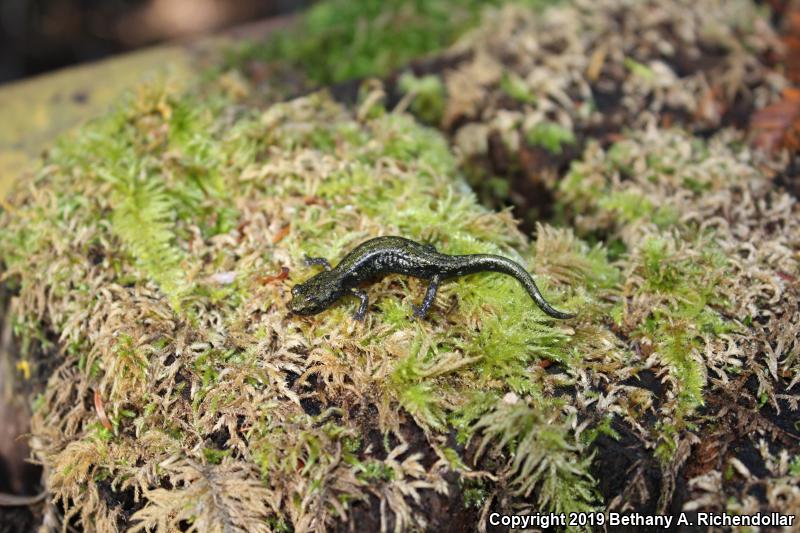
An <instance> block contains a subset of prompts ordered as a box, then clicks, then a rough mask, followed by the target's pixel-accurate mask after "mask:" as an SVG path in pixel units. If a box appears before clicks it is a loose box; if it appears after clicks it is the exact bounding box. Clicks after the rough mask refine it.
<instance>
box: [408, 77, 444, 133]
mask: <svg viewBox="0 0 800 533" xmlns="http://www.w3.org/2000/svg"><path fill="white" fill-rule="evenodd" d="M397 85H398V87H399V89H400V90H401V91H402V92H403V93H404V94H406V95H407V97H409V98H411V104H410V106H409V109H410V110H411V112H412V113H414V116H416V117H418V118H419V119H420V120H422V121H423V122H425V123H426V124H432V125H436V124H439V122H441V120H442V117H443V116H444V109H445V99H446V97H447V94H446V91H445V87H444V84H443V83H442V80H441V79H440V78H439V77H438V76H435V75H433V74H429V75H427V76H422V77H421V78H417V77H416V76H414V75H413V74H412V73H410V72H406V73H404V74H403V75H402V76H400V79H399V80H398V81H397Z"/></svg>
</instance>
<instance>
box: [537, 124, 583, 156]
mask: <svg viewBox="0 0 800 533" xmlns="http://www.w3.org/2000/svg"><path fill="white" fill-rule="evenodd" d="M525 139H526V140H527V141H528V144H530V145H532V146H541V147H542V148H544V149H545V150H547V151H548V152H551V153H553V154H561V152H562V151H563V150H564V146H568V145H573V144H575V134H574V133H573V132H572V130H570V129H568V128H565V127H564V126H562V125H560V124H558V123H556V122H539V123H538V124H536V125H535V126H533V127H532V128H530V129H529V130H528V131H527V132H526V133H525Z"/></svg>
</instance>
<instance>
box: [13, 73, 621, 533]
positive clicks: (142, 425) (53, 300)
mask: <svg viewBox="0 0 800 533" xmlns="http://www.w3.org/2000/svg"><path fill="white" fill-rule="evenodd" d="M364 101H365V102H369V105H370V106H372V107H370V109H369V111H368V112H363V113H359V114H358V115H359V116H361V117H364V118H362V119H361V120H360V121H359V120H357V119H356V118H354V116H353V115H352V114H351V113H349V112H347V111H345V110H344V109H342V108H341V107H339V106H338V105H336V104H334V103H332V101H331V100H330V99H328V98H327V97H326V96H325V95H324V94H315V95H312V96H310V97H307V98H303V99H300V100H295V101H291V102H288V103H285V104H280V105H276V106H273V107H271V108H269V109H267V110H266V111H264V112H260V113H259V112H256V111H254V110H247V109H241V108H239V109H238V111H237V113H236V114H235V115H233V114H231V113H229V112H227V108H225V107H224V105H223V103H222V102H215V101H212V102H211V103H210V105H209V104H203V105H201V104H200V103H199V102H198V101H197V100H196V99H195V97H193V96H192V95H191V94H186V93H183V92H181V91H178V90H175V89H172V88H170V87H168V86H164V85H160V86H155V87H153V86H150V87H145V88H143V89H142V90H141V91H140V92H139V93H138V94H137V95H135V96H133V97H131V98H130V99H129V100H128V101H126V102H125V103H124V104H122V105H120V107H119V108H118V109H117V110H116V111H115V112H113V113H111V114H110V115H109V116H107V117H105V118H104V119H102V120H100V121H97V122H95V123H92V124H90V125H87V126H86V127H85V128H83V129H82V130H80V131H79V132H77V133H76V134H75V136H74V137H72V138H69V139H64V140H63V141H62V142H61V143H60V144H59V145H58V146H57V147H56V148H55V149H53V150H52V151H51V152H50V153H49V154H48V156H47V159H46V160H45V162H44V165H43V167H42V170H41V172H40V174H39V175H38V177H37V179H36V181H35V187H34V186H31V187H29V188H23V189H21V190H19V191H17V193H16V196H15V197H14V198H13V203H14V205H15V209H14V210H13V211H11V212H6V213H4V214H3V220H2V224H3V227H4V232H5V234H6V235H7V236H8V238H7V239H4V240H3V244H2V245H0V255H2V257H3V258H4V264H5V272H4V274H3V279H5V280H6V282H7V283H14V284H16V285H18V287H19V307H18V308H17V316H16V320H17V322H18V324H19V328H18V329H19V331H20V333H21V335H23V336H27V337H28V338H31V339H37V338H46V337H55V338H58V339H59V341H58V342H57V343H55V344H53V345H51V346H50V347H49V350H50V353H51V355H50V357H52V360H53V361H55V362H56V365H57V370H56V371H55V372H54V373H53V374H52V375H51V376H50V379H49V381H48V383H47V385H46V387H45V388H44V391H43V395H42V399H41V401H40V402H37V409H36V412H35V415H34V419H33V427H32V432H33V434H34V436H35V442H36V445H35V453H36V455H37V457H39V458H40V459H41V460H42V461H43V462H44V463H45V464H46V465H47V467H48V469H49V470H50V471H51V472H52V473H53V474H52V477H51V478H50V480H49V488H50V490H51V492H52V494H53V495H54V497H56V498H57V499H58V500H59V501H60V504H61V505H62V506H63V507H64V510H65V511H66V513H67V515H66V516H67V517H68V519H69V517H71V516H73V515H74V516H75V519H76V520H79V521H80V522H81V523H82V524H84V525H86V524H94V525H97V524H102V527H101V529H107V530H114V529H121V528H125V527H129V526H133V527H135V528H137V529H142V530H144V529H147V528H151V527H169V526H170V525H172V526H174V525H175V524H179V523H183V522H188V523H191V524H193V525H195V526H196V527H198V528H200V527H202V528H204V529H215V528H217V527H223V525H224V524H228V523H230V524H233V525H235V526H237V527H242V528H245V529H253V528H255V529H259V528H262V529H263V528H265V527H266V524H272V525H273V526H274V527H276V528H281V527H289V528H291V529H295V530H307V529H315V528H316V529H321V528H325V527H329V526H331V525H332V524H334V523H335V522H336V521H337V520H343V519H346V518H347V517H348V516H349V513H350V512H351V511H352V509H353V508H354V506H356V505H360V506H364V505H367V502H369V501H371V500H370V498H377V499H378V500H379V501H380V506H379V508H376V512H380V513H382V515H383V518H382V519H383V520H387V521H390V522H391V523H394V524H395V525H396V526H397V528H399V529H408V528H410V527H411V525H412V524H416V525H420V524H422V527H424V524H425V523H426V520H427V519H428V517H427V511H426V510H425V508H424V507H422V506H420V505H419V503H418V502H419V501H421V500H420V499H421V498H422V495H423V494H425V493H436V494H442V495H444V494H446V493H447V491H448V489H447V487H448V483H449V482H448V481H446V480H445V478H444V477H443V475H444V473H445V472H447V471H448V470H451V471H455V472H456V473H457V474H460V475H467V474H469V475H470V476H476V475H478V476H488V477H487V479H494V478H493V477H492V476H493V474H492V472H495V473H497V472H499V471H502V472H504V474H503V475H504V476H508V477H509V479H513V484H514V486H515V487H517V488H516V489H514V491H513V492H512V493H510V494H509V495H508V499H507V500H504V501H506V502H507V503H506V504H504V505H513V504H514V503H513V502H515V501H518V500H521V499H525V498H528V497H532V496H531V495H533V494H536V495H538V496H537V497H538V498H539V501H540V502H541V503H542V505H544V506H545V508H547V509H552V510H555V509H558V510H564V511H569V510H580V509H585V508H588V507H591V506H594V505H595V504H596V495H595V492H594V490H593V488H592V487H593V483H594V481H593V480H592V478H591V477H590V476H588V474H587V473H586V469H587V468H588V464H589V463H588V461H589V458H588V455H587V454H586V453H584V451H583V444H581V440H580V439H579V438H578V436H577V435H575V434H574V432H573V430H572V429H571V427H570V425H569V423H568V419H567V416H568V413H567V411H568V410H566V409H565V408H564V407H563V406H560V405H557V404H551V403H547V402H546V399H547V398H548V397H550V395H551V392H550V391H551V390H552V387H553V383H554V381H553V378H551V377H550V376H549V375H547V374H546V373H544V372H541V371H540V370H541V367H540V366H539V365H538V363H539V362H541V361H543V360H551V361H579V360H580V359H581V357H582V356H583V354H584V353H586V350H587V348H586V347H585V346H586V345H585V344H584V343H585V340H580V339H584V338H585V336H582V335H576V332H575V330H573V329H571V328H569V327H565V326H564V325H563V324H559V323H555V322H554V321H553V320H552V319H550V318H549V317H547V316H546V315H544V314H543V313H541V312H540V311H539V310H538V308H537V307H536V306H535V305H533V304H532V302H531V301H530V300H529V298H528V296H527V295H526V294H525V292H524V291H523V290H522V289H521V288H520V287H519V286H518V284H517V283H516V282H515V281H514V280H512V279H509V278H507V277H503V276H499V275H475V276H470V277H468V278H465V279H462V280H459V281H457V282H453V283H449V284H447V285H445V286H444V287H443V288H442V291H441V294H440V296H439V298H438V301H437V304H436V305H435V306H434V308H433V309H432V312H431V313H430V317H429V318H428V319H426V320H423V321H418V320H414V319H412V317H411V313H410V309H411V307H410V303H411V302H412V301H415V300H416V299H417V298H418V297H421V295H422V292H424V291H423V289H424V287H423V286H422V284H421V283H419V282H418V281H416V280H413V279H405V278H400V277H396V276H390V277H388V278H386V279H384V280H382V281H380V282H378V283H376V284H375V285H374V286H373V287H371V288H370V291H369V292H370V297H371V301H372V302H373V308H372V311H371V312H370V314H369V315H368V318H367V321H366V322H365V323H364V324H360V323H355V322H353V321H352V319H351V317H350V315H351V314H352V311H353V305H354V303H352V302H347V301H345V302H343V303H342V304H341V305H337V306H335V307H333V308H331V309H330V310H328V311H326V312H325V313H322V314H320V315H317V316H314V317H309V318H299V317H294V318H290V317H287V310H286V300H287V299H288V294H287V292H288V291H287V289H288V287H289V285H290V284H292V283H295V282H297V281H300V280H302V279H304V278H306V277H308V276H309V275H311V271H310V270H309V269H308V268H307V267H305V266H304V265H303V263H302V257H303V256H304V255H305V254H309V255H315V256H323V257H329V258H331V259H332V260H334V261H335V260H336V259H337V258H338V257H341V256H342V255H343V254H344V253H345V252H346V251H347V250H349V249H350V248H352V247H353V246H355V245H356V244H358V243H359V242H361V241H363V240H365V239H367V238H369V237H371V236H376V235H380V234H391V233H394V234H402V235H405V236H408V237H411V238H414V239H418V240H424V241H428V242H431V243H433V244H434V245H436V246H437V247H438V248H439V249H440V250H441V251H443V252H446V253H472V252H491V253H501V254H505V255H508V256H510V257H512V258H514V259H516V260H518V261H520V262H522V263H525V264H527V265H528V266H530V267H531V270H532V271H534V272H536V274H537V277H538V280H539V283H540V286H541V287H542V290H543V291H544V292H545V294H546V295H547V297H548V298H549V299H550V300H551V301H553V302H555V303H556V304H558V305H559V306H561V307H565V308H570V307H573V308H582V309H591V308H592V306H593V305H596V302H595V299H596V298H597V297H599V295H602V293H603V291H605V290H607V287H608V285H609V284H610V283H613V279H614V276H615V275H616V271H615V270H614V269H613V268H612V267H610V266H609V265H608V263H607V261H606V260H605V254H604V252H603V250H602V249H601V248H595V249H589V247H588V246H587V245H585V244H584V243H582V242H580V241H579V240H577V239H575V238H574V237H572V236H571V235H570V234H569V233H568V232H563V231H557V230H554V229H550V228H547V227H543V228H542V229H541V233H542V237H541V238H540V240H539V241H538V242H537V243H536V245H535V246H532V245H531V244H529V243H528V242H527V241H526V239H525V238H524V237H523V236H522V235H521V234H520V233H518V232H517V230H516V229H515V226H514V221H513V220H512V219H511V217H509V216H508V215H507V214H504V213H501V214H496V213H491V212H488V211H486V210H485V209H484V208H482V207H480V206H478V205H477V204H476V202H475V199H474V197H473V196H472V194H471V193H470V192H469V191H468V190H466V187H465V185H464V184H463V182H461V181H460V179H459V178H458V177H457V175H456V173H455V160H454V158H453V157H452V156H451V154H450V152H449V148H448V146H447V144H446V143H445V141H444V140H443V139H442V138H441V137H440V136H439V135H438V134H437V133H435V132H434V131H433V130H429V129H426V128H424V127H421V126H420V125H418V124H417V123H415V122H414V121H413V119H412V118H411V117H409V116H407V115H403V114H389V113H386V112H385V111H384V110H382V109H381V108H380V106H375V104H374V102H375V101H376V99H375V98H373V96H372V95H366V96H365V99H364ZM365 105H366V104H365ZM362 111H363V110H362ZM234 117H235V120H234ZM66 235H69V236H70V237H69V238H68V239H65V238H64V237H65V236H66ZM551 251H552V253H551ZM534 259H535V261H534ZM282 269H288V280H286V281H282V279H283V278H282V277H281V276H276V275H275V274H277V273H278V272H281V271H282ZM45 295H46V296H45ZM585 320H586V322H585V323H586V324H588V323H589V322H590V321H591V318H590V314H587V316H586V318H585ZM578 327H580V328H583V327H584V326H580V325H579V326H578ZM586 327H590V326H588V325H587V326H586ZM33 355H34V354H33V352H30V353H27V354H23V356H22V357H24V358H29V359H31V361H32V363H33V364H37V363H38V364H43V363H44V361H43V360H40V359H39V360H37V359H35V358H34V357H33ZM557 379H560V380H561V381H564V380H565V377H563V376H562V377H560V378H557ZM477 391H481V392H477ZM88 394H91V395H93V396H94V398H95V400H94V405H95V406H97V405H102V406H103V410H104V412H105V413H107V418H108V419H109V421H110V424H109V427H104V426H105V422H104V419H103V418H102V417H98V411H97V410H96V408H93V407H91V406H90V405H91V404H90V403H85V402H83V401H80V400H78V401H77V402H76V399H80V398H86V397H87V395H88ZM507 394H513V395H515V396H516V397H519V398H520V402H525V403H526V405H528V407H527V408H526V409H525V412H524V413H523V414H524V417H523V418H524V419H525V420H530V421H531V424H533V425H531V424H528V423H526V424H522V425H520V426H519V427H517V426H513V425H512V426H508V427H505V426H504V427H501V426H498V425H497V424H496V423H495V422H496V421H502V420H503V419H505V415H504V413H505V409H506V404H504V403H503V402H502V401H499V400H500V398H503V397H504V395H507ZM98 402H99V403H98ZM520 405H522V403H521V404H520ZM545 411H546V414H545ZM452 427H457V428H458V429H459V431H460V437H461V442H462V443H464V442H466V441H467V440H469V439H476V441H477V439H480V442H482V450H481V453H480V454H477V455H476V454H474V453H471V452H467V451H466V450H464V449H463V448H458V449H455V448H453V447H452V446H447V445H446V441H447V435H448V433H449V431H450V428H452ZM545 429H546V431H545ZM540 430H541V431H540ZM409 432H412V434H416V435H418V436H417V437H416V438H417V441H416V444H414V446H413V447H412V446H410V445H409V443H408V440H407V439H408V434H409ZM515 432H518V434H517V435H516V436H515ZM364 435H368V436H374V437H376V438H373V437H370V439H372V440H370V441H369V442H365V441H364V440H363V438H362V437H363V436H364ZM545 437H546V438H545ZM523 442H524V443H525V444H524V446H525V450H526V452H525V453H526V454H527V455H526V458H525V460H524V464H522V463H519V462H518V461H519V460H520V459H519V458H520V457H521V456H520V455H519V453H512V454H511V455H509V453H510V452H514V447H515V446H518V445H519V443H523ZM437 458H438V459H437ZM537 465H538V466H537ZM473 469H474V470H475V471H473ZM495 477H496V476H495ZM100 481H102V482H103V483H106V484H108V485H109V486H110V487H111V492H112V493H114V494H117V495H118V497H119V500H120V501H122V500H123V499H124V498H125V497H126V496H124V495H126V494H131V493H133V494H137V495H139V496H138V497H139V498H141V500H139V501H140V502H141V503H139V504H138V510H136V512H135V513H134V514H132V515H131V516H128V515H127V514H122V513H121V508H120V507H119V506H118V505H114V504H113V503H112V502H113V498H112V499H111V500H109V499H107V498H106V499H104V498H101V497H100V496H99V494H98V490H99V489H98V487H99V485H98V482H100ZM569 487H572V488H569ZM220 491H223V492H225V493H226V494H229V495H230V496H228V497H225V498H222V499H220V498H216V497H215V496H214V495H215V494H218V493H219V492H220ZM490 504H491V500H487V501H486V502H485V503H484V505H490ZM377 509H380V511H378V510H377ZM128 511H130V510H126V512H128ZM232 517H236V518H235V519H234V518H232ZM97 527H100V526H97ZM271 527H272V526H271Z"/></svg>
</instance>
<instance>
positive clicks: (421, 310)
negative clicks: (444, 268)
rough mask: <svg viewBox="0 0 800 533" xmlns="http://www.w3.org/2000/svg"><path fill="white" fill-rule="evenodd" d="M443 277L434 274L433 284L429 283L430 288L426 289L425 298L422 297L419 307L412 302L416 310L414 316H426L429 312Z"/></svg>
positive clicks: (412, 306)
mask: <svg viewBox="0 0 800 533" xmlns="http://www.w3.org/2000/svg"><path fill="white" fill-rule="evenodd" d="M440 281H441V278H440V277H439V276H433V277H432V278H431V284H430V285H428V290H427V291H425V298H423V299H422V305H421V306H419V307H417V306H416V305H414V304H412V305H411V308H412V309H413V310H414V316H415V317H417V318H424V317H425V315H427V314H428V310H429V309H430V308H431V305H433V300H434V299H435V298H436V291H437V290H439V282H440Z"/></svg>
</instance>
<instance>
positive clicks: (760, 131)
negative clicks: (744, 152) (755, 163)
mask: <svg viewBox="0 0 800 533" xmlns="http://www.w3.org/2000/svg"><path fill="white" fill-rule="evenodd" d="M750 132H751V135H752V136H753V145H754V146H756V147H758V148H761V149H762V150H765V151H768V152H772V151H775V150H780V149H782V148H788V149H790V150H798V149H800V89H797V88H787V89H785V90H784V91H783V98H782V99H781V100H780V101H779V102H776V103H774V104H772V105H769V106H767V107H765V108H764V109H761V110H759V111H758V112H757V113H756V114H754V115H753V118H752V120H751V121H750Z"/></svg>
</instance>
